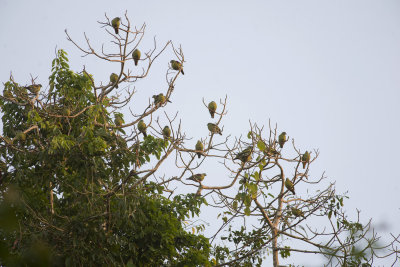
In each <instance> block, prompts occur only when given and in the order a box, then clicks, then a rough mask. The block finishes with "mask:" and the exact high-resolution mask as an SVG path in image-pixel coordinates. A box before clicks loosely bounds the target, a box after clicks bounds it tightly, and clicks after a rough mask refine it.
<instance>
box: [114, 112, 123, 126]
mask: <svg viewBox="0 0 400 267" xmlns="http://www.w3.org/2000/svg"><path fill="white" fill-rule="evenodd" d="M114 123H115V125H117V126H121V125H122V124H123V123H124V119H123V118H122V115H121V114H116V115H115V118H114Z"/></svg>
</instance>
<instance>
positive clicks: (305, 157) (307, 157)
mask: <svg viewBox="0 0 400 267" xmlns="http://www.w3.org/2000/svg"><path fill="white" fill-rule="evenodd" d="M301 161H302V162H303V169H305V168H306V165H307V163H309V162H310V153H309V152H308V151H306V152H305V153H304V154H303V157H302V158H301Z"/></svg>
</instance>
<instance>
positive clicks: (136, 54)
mask: <svg viewBox="0 0 400 267" xmlns="http://www.w3.org/2000/svg"><path fill="white" fill-rule="evenodd" d="M120 24H121V18H119V17H116V18H114V19H113V20H112V21H111V26H112V27H113V28H114V31H115V34H118V32H119V27H120ZM140 57H141V52H140V50H139V49H135V50H134V51H133V52H132V58H133V61H134V62H135V66H137V65H138V62H139V60H140ZM170 63H171V67H172V69H173V70H177V71H180V72H181V73H182V74H183V75H184V74H185V73H184V71H183V66H182V63H181V62H179V61H176V60H171V61H170ZM118 80H119V76H118V75H117V74H115V73H112V74H111V75H110V82H111V83H112V84H115V87H116V88H118ZM153 99H154V105H155V106H157V105H161V104H163V103H165V102H166V101H168V100H167V99H166V97H165V96H164V95H163V94H162V93H161V94H158V95H153ZM168 102H170V101H168ZM208 110H209V112H210V115H211V118H214V114H215V113H216V110H217V103H215V101H211V102H210V103H209V104H208ZM114 122H115V124H116V125H117V126H121V125H122V124H123V119H122V116H121V115H119V116H116V117H115V121H114ZM207 128H208V130H209V131H210V132H211V133H212V134H220V135H222V130H221V129H220V128H219V127H218V125H216V124H214V123H211V122H210V123H208V124H207ZM146 129H147V125H146V124H145V123H144V121H143V120H140V121H139V123H138V130H139V132H140V133H142V134H143V136H145V137H146V136H147V133H146ZM162 134H163V137H164V139H165V140H167V139H169V138H170V137H171V129H170V128H169V126H165V127H164V128H163V130H162ZM286 141H287V138H286V132H282V133H281V134H280V135H279V137H278V143H279V146H280V148H281V149H282V148H283V146H284V144H285V142H286ZM253 148H254V147H253V146H248V147H247V148H246V149H244V150H243V151H241V152H239V153H238V154H236V157H235V158H234V160H237V159H239V160H240V161H241V162H242V163H243V164H244V163H246V162H248V161H250V160H251V158H252V152H253ZM267 149H268V150H267V151H266V152H272V153H275V154H277V153H278V152H277V151H276V150H275V149H273V148H267ZM195 150H196V154H197V156H198V157H199V158H200V157H201V156H202V155H203V151H204V145H203V143H202V142H201V141H200V140H199V141H197V143H196V146H195ZM309 161H310V153H309V152H308V151H306V152H305V153H304V154H303V155H302V157H301V162H302V164H303V169H304V168H305V167H306V165H307V163H309ZM205 176H207V174H206V173H198V174H193V175H192V176H190V177H189V178H187V180H191V181H194V182H198V183H201V182H202V181H203V180H204V178H205ZM285 187H286V188H287V190H289V191H290V192H292V193H293V194H295V191H294V184H293V182H292V181H291V180H290V179H289V178H286V180H285ZM291 211H292V214H293V215H294V216H296V217H299V216H303V217H304V214H303V212H302V211H301V210H300V209H297V208H294V207H292V208H291Z"/></svg>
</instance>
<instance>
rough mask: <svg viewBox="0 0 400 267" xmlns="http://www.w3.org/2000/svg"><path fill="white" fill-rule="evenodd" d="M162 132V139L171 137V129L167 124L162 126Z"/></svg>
mask: <svg viewBox="0 0 400 267" xmlns="http://www.w3.org/2000/svg"><path fill="white" fill-rule="evenodd" d="M162 134H163V136H164V139H169V138H170V137H171V129H170V128H169V127H168V125H167V126H165V127H164V129H163V130H162Z"/></svg>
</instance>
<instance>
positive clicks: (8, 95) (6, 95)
mask: <svg viewBox="0 0 400 267" xmlns="http://www.w3.org/2000/svg"><path fill="white" fill-rule="evenodd" d="M3 95H4V97H6V98H13V94H12V93H11V92H10V91H8V90H7V91H4V92H3Z"/></svg>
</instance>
